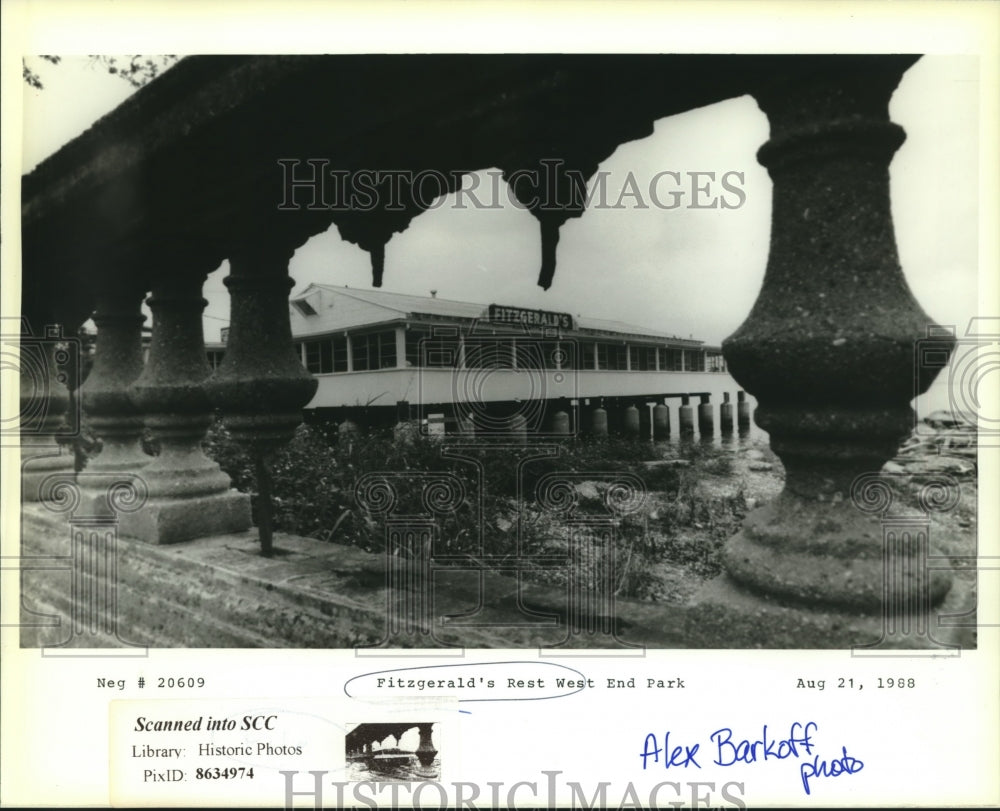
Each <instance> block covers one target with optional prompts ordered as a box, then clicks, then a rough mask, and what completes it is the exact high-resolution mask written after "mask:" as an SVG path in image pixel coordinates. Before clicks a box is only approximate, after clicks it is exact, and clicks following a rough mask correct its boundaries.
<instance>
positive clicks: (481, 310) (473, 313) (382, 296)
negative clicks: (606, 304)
mask: <svg viewBox="0 0 1000 811" xmlns="http://www.w3.org/2000/svg"><path fill="white" fill-rule="evenodd" d="M315 290H325V291H329V292H331V293H335V294H337V295H341V296H347V297H349V298H352V299H355V300H357V301H362V302H365V303H367V304H372V305H375V306H377V307H382V308H384V309H387V310H394V311H396V312H398V313H399V314H400V316H401V317H418V316H422V315H426V316H437V317H443V318H467V319H476V318H483V317H485V314H486V310H487V307H488V306H489V305H488V304H479V303H475V302H470V301H455V300H453V299H445V298H438V297H436V296H412V295H408V294H406V293H390V292H387V291H384V290H359V289H357V288H353V287H347V286H344V287H337V286H336V285H329V284H316V283H313V284H310V285H309V287H307V288H306V289H305V290H303V291H302V292H301V293H299V294H298V295H296V296H293V297H292V301H296V300H302V299H306V298H308V297H309V296H310V295H311V294H312V293H313V291H315ZM574 319H575V323H576V329H577V330H582V331H592V332H602V333H615V334H621V335H638V336H643V337H649V338H662V339H666V340H669V341H672V342H678V343H684V344H690V345H692V346H702V345H703V344H704V342H703V341H699V340H696V339H693V338H680V337H678V336H677V335H671V334H669V333H666V332H660V331H658V330H654V329H650V328H649V327H641V326H638V325H636V324H628V323H626V322H624V321H616V320H611V319H606V318H591V317H589V316H580V315H575V316H574Z"/></svg>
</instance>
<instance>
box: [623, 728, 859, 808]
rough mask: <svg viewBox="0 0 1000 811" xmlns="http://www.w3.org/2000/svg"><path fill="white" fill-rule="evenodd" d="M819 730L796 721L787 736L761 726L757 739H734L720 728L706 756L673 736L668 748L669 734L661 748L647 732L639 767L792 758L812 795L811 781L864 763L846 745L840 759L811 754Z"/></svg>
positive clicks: (711, 737)
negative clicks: (797, 762)
mask: <svg viewBox="0 0 1000 811" xmlns="http://www.w3.org/2000/svg"><path fill="white" fill-rule="evenodd" d="M818 729H819V725H818V724H817V723H816V722H815V721H807V722H806V723H804V724H803V723H802V722H800V721H795V722H793V723H792V724H791V725H790V726H789V727H788V734H787V735H785V734H784V733H781V734H779V735H777V736H775V735H774V734H773V733H770V732H769V731H768V726H767V724H764V726H763V730H762V732H761V735H760V737H754V738H740V737H736V736H734V733H733V730H732V729H730V728H729V727H722V728H721V729H717V730H715V732H713V733H712V734H711V735H709V736H708V739H709V741H711V744H710V745H709V746H708V747H706V748H707V749H708V750H709V754H707V755H706V754H702V753H700V752H699V750H700V749H701V744H700V743H695V744H693V745H690V744H688V743H686V742H678V739H677V737H676V736H675V737H674V744H675V745H673V746H671V741H670V735H671V733H670V732H666V733H664V735H663V741H662V746H661V742H660V739H659V738H658V737H657V735H656V734H654V733H652V732H650V733H649V734H648V735H646V740H645V742H644V743H643V747H642V752H641V754H640V757H641V758H642V768H643V769H644V770H645V769H647V768H648V767H649V764H650V763H656V764H661V763H662V765H663V768H664V769H671V768H680V769H687V768H692V767H693V768H697V769H700V768H702V766H701V763H700V762H699V761H698V758H699V756H700V757H701V758H702V759H703V760H704V761H705V762H706V763H707V762H708V760H707V758H709V757H711V758H712V760H711V762H712V763H714V764H715V765H716V766H723V767H728V766H736V765H738V764H752V763H757V762H760V761H768V760H787V759H789V758H792V759H795V760H797V761H799V776H800V777H801V779H802V788H803V789H804V790H805V792H806V794H811V793H812V786H811V785H810V783H809V781H810V780H812V779H814V778H818V777H841V776H842V775H845V774H848V775H849V774H856V773H857V772H860V771H861V770H862V769H863V768H864V767H865V764H864V761H862V760H860V759H858V758H856V757H853V756H852V755H849V754H848V753H847V747H846V746H841V747H840V752H841V754H840V756H839V757H834V758H827V759H823V758H822V757H821V756H820V755H819V754H814V753H813V749H814V748H816V747H817V744H816V742H815V741H814V740H813V733H815V732H816V730H818ZM678 744H679V745H678ZM713 755H714V757H713ZM810 758H811V759H810Z"/></svg>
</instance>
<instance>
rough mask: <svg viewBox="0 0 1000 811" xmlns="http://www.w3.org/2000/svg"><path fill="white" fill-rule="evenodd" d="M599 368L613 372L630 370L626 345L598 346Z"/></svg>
mask: <svg viewBox="0 0 1000 811" xmlns="http://www.w3.org/2000/svg"><path fill="white" fill-rule="evenodd" d="M597 368H598V369H608V370H610V371H613V372H623V371H625V370H626V369H628V347H627V346H626V345H625V344H598V345H597Z"/></svg>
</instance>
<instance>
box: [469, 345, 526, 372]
mask: <svg viewBox="0 0 1000 811" xmlns="http://www.w3.org/2000/svg"><path fill="white" fill-rule="evenodd" d="M514 351H515V345H514V344H513V343H512V342H511V341H510V340H509V339H504V338H484V337H476V338H472V339H467V340H466V342H465V366H466V368H468V369H510V368H512V367H513V365H514ZM518 352H519V353H521V352H522V350H521V348H520V347H519V348H518ZM523 354H524V358H523V360H524V361H525V362H526V361H527V357H528V352H527V350H526V349H525V350H523ZM517 363H518V366H520V365H521V363H522V357H521V355H520V354H519V356H518V360H517Z"/></svg>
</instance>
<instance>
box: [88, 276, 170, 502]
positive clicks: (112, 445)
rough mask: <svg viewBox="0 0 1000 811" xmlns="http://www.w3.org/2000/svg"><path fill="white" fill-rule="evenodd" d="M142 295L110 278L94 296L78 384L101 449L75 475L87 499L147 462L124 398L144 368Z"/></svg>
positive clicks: (138, 419)
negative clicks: (85, 368)
mask: <svg viewBox="0 0 1000 811" xmlns="http://www.w3.org/2000/svg"><path fill="white" fill-rule="evenodd" d="M144 295H145V291H144V290H143V289H142V288H141V286H139V285H131V286H129V285H127V284H123V283H119V282H112V283H109V284H108V285H107V289H106V290H104V291H103V292H102V293H101V294H100V295H99V297H98V305H97V310H96V312H95V313H94V324H95V325H96V326H97V342H96V346H95V354H94V365H93V367H92V368H91V370H90V374H89V375H88V376H87V380H86V381H85V382H84V384H83V385H82V386H81V387H80V397H81V401H82V405H83V410H84V411H85V412H86V414H87V417H88V420H89V423H90V427H91V428H92V429H93V431H94V433H95V434H96V435H97V436H98V437H99V438H100V439H101V441H102V448H101V450H100V452H99V453H98V454H97V455H96V456H95V457H94V458H92V459H91V460H90V462H89V463H88V464H87V467H86V468H85V469H84V470H82V471H81V472H80V474H79V475H78V476H77V482H78V484H79V485H80V489H81V497H82V498H84V499H86V500H88V501H91V502H94V501H95V500H97V501H100V502H104V501H105V495H106V493H107V485H108V477H109V476H113V475H114V474H119V473H121V474H126V473H133V472H136V471H138V470H140V469H141V468H143V467H145V466H146V465H147V464H148V463H149V462H150V461H152V457H150V456H148V455H147V454H145V453H144V452H143V450H142V448H141V446H140V444H139V443H140V439H141V437H142V429H143V418H142V414H141V413H140V412H139V410H138V409H137V408H136V406H135V404H134V403H133V402H132V400H131V398H130V397H129V386H131V385H132V383H134V382H135V381H136V380H137V379H138V377H139V375H140V374H141V373H142V369H143V360H142V323H143V321H145V320H146V317H145V316H144V315H143V314H142V313H141V311H140V304H141V303H142V299H143V296H144ZM102 507H105V508H106V507H107V505H106V504H97V503H93V504H92V508H93V509H94V510H96V511H98V512H99V511H100V509H101V508H102Z"/></svg>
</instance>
